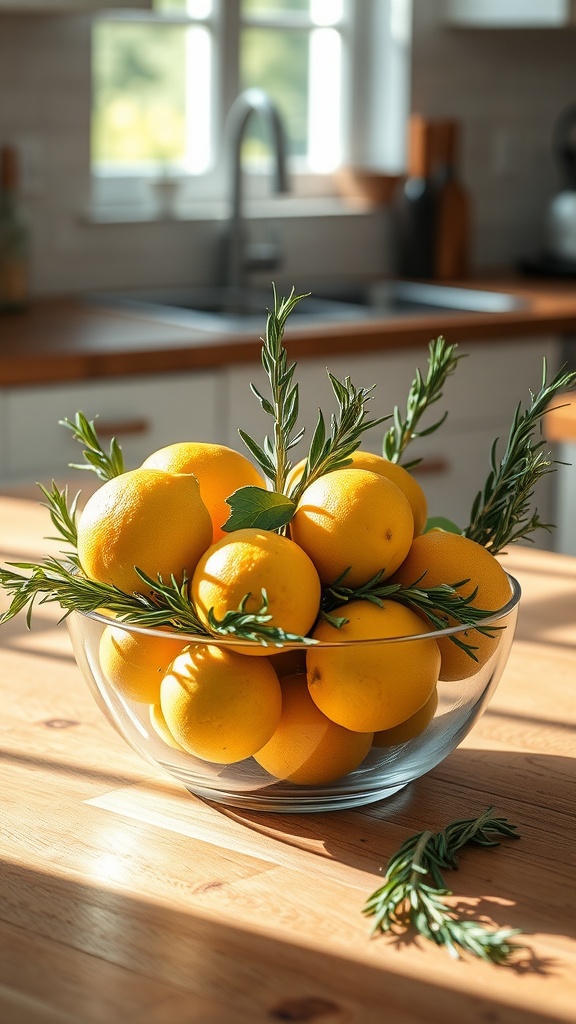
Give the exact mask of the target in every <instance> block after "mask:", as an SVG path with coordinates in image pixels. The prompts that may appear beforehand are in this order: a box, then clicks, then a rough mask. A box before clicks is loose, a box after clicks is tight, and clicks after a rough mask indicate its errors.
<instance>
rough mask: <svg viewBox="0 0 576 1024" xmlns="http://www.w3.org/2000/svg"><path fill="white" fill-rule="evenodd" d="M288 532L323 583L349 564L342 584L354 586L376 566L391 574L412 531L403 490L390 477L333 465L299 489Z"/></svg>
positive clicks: (407, 549)
mask: <svg viewBox="0 0 576 1024" xmlns="http://www.w3.org/2000/svg"><path fill="white" fill-rule="evenodd" d="M290 536H291V537H292V539H293V540H294V541H296V543H297V544H299V545H300V547H301V548H302V549H303V550H304V551H306V552H307V554H308V555H309V556H310V558H311V559H312V561H313V563H314V565H315V566H316V569H317V570H318V575H319V576H320V579H321V581H322V583H324V584H331V583H334V582H335V580H336V579H337V578H338V577H339V576H340V575H341V574H342V573H343V572H344V570H345V569H349V572H348V574H347V575H346V577H345V580H344V585H345V586H349V587H358V586H360V585H361V584H363V583H367V582H368V580H370V579H371V578H372V577H373V576H375V575H376V573H378V572H379V571H380V570H384V576H383V578H385V577H387V576H390V574H391V573H393V572H394V571H395V569H397V568H398V566H399V565H400V564H401V562H402V561H403V560H404V558H405V557H406V555H407V554H408V551H409V549H410V544H411V543H412V538H413V536H414V516H413V515H412V509H411V508H410V503H409V502H408V499H407V498H406V495H405V494H403V492H402V491H401V490H400V488H399V487H397V486H396V484H394V483H392V481H391V480H388V479H386V477H384V476H381V475H380V474H379V473H372V472H370V471H369V470H366V469H336V470H334V471H333V472H332V473H327V474H326V475H325V476H321V477H319V478H318V479H317V480H315V481H314V482H313V483H312V484H310V486H309V487H307V488H306V490H305V491H304V493H303V495H302V497H301V499H300V501H299V503H298V506H297V508H296V512H295V513H294V517H293V519H292V521H291V523H290Z"/></svg>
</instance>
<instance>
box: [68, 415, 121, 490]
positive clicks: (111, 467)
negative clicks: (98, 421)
mask: <svg viewBox="0 0 576 1024" xmlns="http://www.w3.org/2000/svg"><path fill="white" fill-rule="evenodd" d="M59 423H60V425H61V426H63V427H66V428H67V429H68V430H71V431H72V436H73V437H74V440H76V441H79V443H80V444H83V445H84V446H85V447H84V451H83V453H82V454H83V455H84V459H85V460H86V464H76V463H70V467H71V468H72V469H83V470H90V471H91V472H94V473H96V476H98V477H99V479H100V480H111V479H112V477H114V476H119V475H120V474H121V473H123V472H124V458H123V455H122V449H121V448H120V445H119V444H118V441H117V440H116V438H115V437H113V438H112V440H111V442H110V449H109V451H108V452H107V453H106V452H105V451H104V449H103V448H102V445H101V444H100V441H99V439H98V434H97V432H96V427H95V426H94V421H93V420H88V419H87V418H86V416H85V415H84V413H83V412H77V413H76V415H75V417H74V420H73V421H71V420H69V419H63V420H59Z"/></svg>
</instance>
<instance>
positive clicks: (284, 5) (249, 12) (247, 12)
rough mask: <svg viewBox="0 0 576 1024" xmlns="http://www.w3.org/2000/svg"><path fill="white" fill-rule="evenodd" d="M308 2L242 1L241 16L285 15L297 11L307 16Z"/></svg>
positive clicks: (284, 0) (282, 0)
mask: <svg viewBox="0 0 576 1024" xmlns="http://www.w3.org/2000/svg"><path fill="white" fill-rule="evenodd" d="M309 9H310V0H242V7H241V10H242V16H243V17H246V18H249V17H250V16H252V17H254V16H255V15H257V16H259V17H262V16H264V15H272V16H273V15H274V14H285V13H286V12H287V11H290V12H292V11H298V12H300V13H301V12H302V11H303V12H304V13H305V14H308V11H309Z"/></svg>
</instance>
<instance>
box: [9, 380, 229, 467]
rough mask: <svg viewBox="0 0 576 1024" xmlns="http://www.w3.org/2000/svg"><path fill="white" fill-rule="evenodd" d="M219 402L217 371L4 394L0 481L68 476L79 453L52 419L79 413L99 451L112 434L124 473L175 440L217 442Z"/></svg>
mask: <svg viewBox="0 0 576 1024" xmlns="http://www.w3.org/2000/svg"><path fill="white" fill-rule="evenodd" d="M219 397H220V393H219V391H218V373H217V371H209V372H208V371H206V372H201V373H190V374H177V375H176V374H166V375H162V376H161V377H154V378H146V377H140V378H128V379H125V378H118V379H115V380H110V381H106V382H99V383H96V382H94V383H79V384H63V385H60V386H58V387H30V388H14V389H10V390H6V391H5V392H4V404H5V416H4V427H5V430H4V433H5V441H4V445H5V457H4V475H5V478H6V479H9V480H24V481H25V480H30V479H32V478H34V479H36V480H41V481H42V482H44V481H45V480H46V479H48V481H49V480H50V478H51V477H52V476H54V477H55V479H62V478H63V477H64V478H65V477H69V476H70V471H69V470H68V464H69V463H70V462H81V461H82V450H81V447H80V445H79V444H78V443H77V442H76V441H74V439H73V437H72V434H71V433H70V431H69V430H67V429H66V428H65V427H62V426H60V425H59V422H58V421H59V420H62V419H64V418H67V419H73V418H74V414H75V413H76V412H77V411H79V410H80V411H82V412H83V413H84V414H85V415H86V416H87V417H88V418H89V419H95V421H96V429H97V431H98V434H99V436H100V439H101V441H102V442H103V444H104V445H105V446H107V445H108V443H109V441H110V438H111V437H112V436H113V435H114V436H116V437H117V439H118V440H119V441H120V444H121V446H122V450H123V452H124V458H125V462H126V468H128V469H130V468H133V467H135V466H138V465H140V463H141V462H142V461H143V460H144V459H145V458H146V457H147V456H148V455H150V454H151V452H153V451H155V450H156V449H157V448H161V447H162V446H163V445H166V444H171V443H173V442H175V441H184V440H197V441H213V442H217V441H220V440H221V439H222V438H221V435H220V422H219V416H218V411H217V409H218V407H217V399H218V398H219Z"/></svg>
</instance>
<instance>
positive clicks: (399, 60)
mask: <svg viewBox="0 0 576 1024" xmlns="http://www.w3.org/2000/svg"><path fill="white" fill-rule="evenodd" d="M575 58H576V3H575V2H574V0H0V150H1V151H2V152H1V154H0V184H1V185H2V186H3V189H4V192H3V194H2V191H1V189H0V243H1V244H0V255H1V256H2V260H0V309H1V310H2V314H1V315H0V486H8V487H11V486H15V485H17V484H19V483H21V482H22V483H24V484H26V485H28V483H29V482H31V481H35V480H38V479H49V478H50V476H51V475H52V476H53V477H54V474H58V473H59V472H61V471H62V467H66V466H67V465H68V464H69V462H70V461H71V459H73V458H74V457H75V452H74V451H73V449H74V447H75V446H74V443H73V440H72V438H71V437H70V438H68V437H65V438H62V436H61V435H62V433H63V432H62V429H61V427H60V426H59V424H58V421H59V420H60V419H61V418H62V417H63V416H72V415H73V414H74V412H75V410H77V409H79V408H82V409H83V411H84V412H85V413H86V414H87V415H88V416H101V417H102V419H101V420H99V429H100V430H101V431H103V430H104V429H106V431H107V432H108V433H109V434H114V435H116V434H119V437H120V441H121V443H122V444H123V445H124V444H125V445H126V447H125V452H126V453H127V455H128V463H129V464H130V465H137V464H138V463H139V462H141V461H142V459H143V458H145V457H146V455H148V454H149V453H150V451H152V450H154V449H155V448H158V447H160V446H161V445H163V444H167V443H170V442H171V441H174V440H181V439H182V438H183V437H186V436H193V437H195V438H196V439H201V440H211V441H218V442H222V443H226V444H229V445H233V446H237V445H238V444H239V439H238V426H239V425H242V427H243V428H244V429H247V430H248V432H250V433H253V434H254V436H258V435H259V434H260V432H261V430H262V429H263V427H262V424H261V422H260V417H261V415H263V414H262V412H261V410H260V408H259V407H258V406H257V403H256V404H255V403H254V401H253V395H252V393H251V391H250V384H251V383H253V382H254V381H256V382H258V381H259V377H258V373H260V374H261V373H262V372H263V371H262V368H261V366H260V349H259V342H258V338H259V336H260V333H261V331H262V329H263V311H264V309H265V306H266V305H267V304H268V303H269V301H270V282H271V281H272V280H274V281H275V282H276V283H277V284H278V287H279V289H280V290H281V291H284V287H285V286H286V287H287V288H289V287H291V286H292V285H295V286H296V287H297V288H300V289H302V290H304V291H308V290H311V291H312V292H313V294H314V296H315V297H318V298H319V299H320V300H321V301H323V296H322V293H321V291H320V289H319V288H318V287H317V282H318V281H319V280H320V279H323V280H324V281H326V282H328V283H330V282H333V283H334V282H335V283H336V285H335V286H336V292H334V293H333V294H332V295H330V294H325V295H324V300H326V299H328V301H330V300H331V298H332V299H333V298H337V299H339V300H340V302H341V300H342V299H346V295H345V294H344V292H343V291H342V282H348V283H350V282H351V281H352V282H353V283H354V282H358V281H363V282H364V281H366V280H369V281H370V282H372V283H376V286H377V288H376V292H375V293H374V294H372V293H370V295H369V296H368V298H362V299H360V304H358V303H357V302H356V304H354V303H355V300H354V299H353V298H349V300H348V301H349V302H351V303H352V305H353V308H352V310H351V311H350V310H349V309H348V310H347V309H345V308H344V306H343V305H342V304H341V305H340V308H339V311H338V316H337V323H338V325H339V326H337V327H336V328H335V329H334V331H333V332H332V331H331V330H330V328H329V326H327V324H328V325H329V323H330V317H331V316H332V317H333V315H334V309H333V305H334V304H332V309H331V312H329V314H327V316H326V318H325V321H324V327H323V326H322V316H323V315H324V311H325V309H324V307H321V308H319V310H318V312H317V313H314V315H313V316H312V320H311V321H310V323H309V325H308V329H307V330H308V333H307V334H302V333H300V335H299V341H298V346H297V350H296V354H297V357H298V358H299V359H300V358H302V360H303V366H302V379H301V384H302V389H301V393H300V394H301V412H302V413H303V415H304V418H305V420H306V423H307V429H312V428H313V423H314V422H315V420H316V416H317V407H318V404H320V405H322V404H323V402H324V401H325V400H328V401H329V400H330V399H331V398H333V396H332V394H331V391H330V389H329V386H328V381H327V376H326V365H327V362H329V363H330V368H331V370H332V371H333V372H335V373H336V374H337V375H338V374H340V375H341V376H342V377H343V376H346V375H350V376H352V378H353V379H354V380H355V381H356V382H361V383H362V384H363V385H365V386H366V385H367V386H372V385H373V384H375V383H378V384H380V383H382V385H383V387H382V389H381V390H379V391H378V396H377V401H378V402H381V403H382V405H383V408H382V409H381V410H380V412H376V410H375V414H376V415H378V414H382V413H386V412H389V411H390V403H391V402H395V401H401V400H402V396H403V395H405V394H406V393H407V390H408V386H409V383H410V381H411V380H412V379H413V374H414V370H415V367H416V366H420V367H422V365H423V361H424V360H425V358H426V354H427V353H426V347H427V345H428V342H429V340H430V339H431V338H432V337H433V336H434V337H435V336H437V335H438V334H439V333H441V332H443V333H446V335H447V337H448V339H449V340H450V341H456V342H457V343H458V344H461V342H464V344H465V346H466V348H465V349H464V351H466V352H467V354H469V355H470V359H466V360H464V361H463V363H462V368H461V369H460V370H459V373H458V383H457V385H451V386H450V387H449V388H447V397H446V401H447V404H448V409H449V412H450V416H449V421H448V424H447V427H446V429H443V431H442V432H441V437H439V440H438V444H437V445H436V443H434V445H430V444H428V445H425V446H423V450H422V454H423V455H425V461H424V462H423V466H422V470H423V471H424V470H425V471H426V474H427V475H426V486H425V489H426V491H427V494H428V496H429V504H430V511H431V514H445V515H448V516H451V517H452V518H453V519H454V520H455V521H457V522H462V523H463V522H466V521H467V520H466V516H467V515H468V514H469V509H470V505H471V502H472V499H473V497H474V495H475V493H476V492H477V489H478V487H479V486H480V485H481V482H482V480H483V478H484V474H485V471H487V463H488V456H489V452H490V450H491V446H492V442H493V439H494V437H495V436H499V437H501V438H502V437H505V436H507V431H508V429H509V424H510V419H511V416H512V414H513V412H514V409H515V407H516V404H517V403H518V402H519V401H524V402H525V401H526V400H527V399H528V397H529V394H530V390H531V389H537V388H538V387H539V385H540V380H541V375H542V362H543V357H546V359H547V365H548V370H549V373H550V375H552V374H553V373H555V372H556V371H557V370H558V368H559V367H560V365H562V363H563V362H564V361H565V360H568V361H569V363H570V364H571V365H572V366H573V367H576V340H575V339H576V295H575V293H574V283H575V281H576V138H575V136H574V129H575V128H576V95H575V93H576V82H575V76H574V68H575ZM430 186H432V192H430ZM20 211H22V217H20ZM551 212H553V214H554V216H553V217H552V220H551ZM554 217H556V220H554ZM550 225H552V229H551V227H550ZM245 258H247V262H248V263H249V266H246V265H245ZM28 263H29V275H28V284H26V277H27V275H26V265H27V264H28ZM398 277H399V278H413V279H414V278H416V279H418V278H419V279H420V281H421V280H422V279H426V280H429V279H440V280H441V281H442V280H443V281H445V282H446V281H449V280H452V281H456V282H457V283H458V282H459V289H458V288H453V289H452V291H451V292H446V291H444V292H443V293H442V294H443V298H439V293H438V292H436V293H435V298H434V297H432V298H433V301H432V300H431V299H430V288H428V290H427V291H426V289H425V291H424V292H422V290H421V285H419V286H418V287H419V288H420V293H419V295H420V297H419V299H417V301H416V303H415V302H414V293H413V292H411V293H410V295H411V296H412V299H410V301H408V299H409V298H410V296H407V294H406V293H405V292H403V293H402V294H400V292H399V291H398V289H396V292H394V293H393V294H392V293H389V291H388V289H389V287H390V285H391V283H394V284H395V285H397V284H398V282H393V281H392V282H391V281H390V279H394V278H398ZM468 278H470V279H471V282H472V284H473V285H474V283H475V284H476V291H474V289H473V288H471V287H467V288H466V283H467V280H468ZM386 279H388V280H386ZM226 282H227V283H228V284H230V283H232V284H235V285H237V284H240V285H241V288H240V293H241V294H242V295H245V294H247V293H246V289H245V287H244V285H246V284H255V285H260V286H262V288H264V289H265V294H266V299H265V300H263V299H262V293H260V294H259V295H256V297H257V306H254V307H250V308H249V309H248V310H247V311H244V312H247V314H248V318H247V319H246V318H245V319H244V320H242V321H241V322H238V321H236V322H234V323H232V322H231V321H228V320H226V318H225V317H224V319H222V318H220V319H219V320H218V326H217V330H219V331H221V337H222V338H223V340H222V341H221V342H219V340H218V334H217V333H216V334H211V331H212V330H213V329H215V330H216V327H215V324H214V322H212V323H211V325H209V324H208V321H207V320H206V319H204V320H203V321H202V320H201V321H193V320H192V319H190V317H189V311H188V310H187V309H185V310H184V313H182V310H180V312H178V311H176V312H174V308H172V307H173V306H176V307H178V303H179V302H180V305H182V302H181V300H180V299H178V301H175V302H174V303H173V304H172V307H171V308H163V309H162V310H160V311H158V310H156V312H154V310H153V309H151V308H150V307H148V309H147V311H146V310H143V309H142V308H140V309H137V308H133V309H132V313H130V311H129V310H127V309H126V308H123V309H120V308H119V307H117V308H111V307H110V306H108V307H105V302H106V301H108V302H109V297H108V300H105V299H103V297H102V295H100V296H99V300H100V305H98V301H95V296H96V294H97V293H98V292H101V293H106V292H107V291H108V292H110V291H113V292H115V293H118V291H120V292H122V290H123V289H124V292H125V293H126V294H128V295H129V301H133V295H132V299H130V294H129V293H130V289H133V290H137V289H151V288H155V289H164V298H165V297H166V290H167V289H170V288H172V289H174V288H176V289H182V287H185V288H190V287H191V286H195V287H197V288H201V287H204V286H209V285H221V284H225V283H226ZM518 282H520V284H518ZM382 283H384V286H385V287H384V291H382V290H381V289H380V285H381V284H382ZM513 283H515V287H516V292H514V288H513ZM400 284H401V287H402V284H403V285H406V284H407V285H408V286H409V287H410V286H414V284H415V282H414V281H413V280H412V281H408V282H406V281H404V282H401V283H400ZM434 285H435V287H437V282H434ZM463 286H464V287H463ZM486 286H487V287H488V288H491V289H492V293H491V294H487V293H486V292H482V293H479V291H478V289H481V288H483V287H486ZM518 289H520V292H521V294H520V295H518V294H517V292H518ZM228 291H229V290H228ZM228 291H227V292H226V295H227V298H226V305H225V309H224V313H225V314H226V313H227V311H228V309H229V302H228V297H229V295H228ZM507 293H508V294H507ZM251 294H256V293H251ZM390 295H391V297H390ZM86 296H88V297H91V298H89V301H85V297H86ZM125 297H126V296H125ZM249 297H250V296H249ZM79 300H80V301H79ZM116 300H117V294H115V295H114V302H116ZM484 300H486V301H488V303H489V304H488V306H483V305H482V302H483V301H484ZM312 301H313V300H307V302H308V303H311V302H312ZM479 301H480V305H477V302H479ZM195 302H196V300H195V301H194V302H188V306H194V305H195ZM382 304H383V305H382ZM113 305H114V303H113ZM185 305H186V303H185ZM168 306H170V303H168ZM372 306H374V308H373V309H372V308H368V307H372ZM416 307H418V308H416ZM302 308H303V309H304V304H302ZM306 310H307V311H308V310H309V311H310V314H312V313H313V307H312V305H308V306H306ZM418 310H419V312H420V315H419V317H416V319H412V320H411V319H410V316H412V315H413V314H415V313H417V312H418ZM235 311H236V307H235V309H234V312H235ZM458 311H460V314H459V313H458ZM482 311H484V314H485V315H484V314H482V315H480V318H479V314H481V313H482ZM18 312H20V313H21V314H23V315H18ZM241 312H242V311H241ZM254 312H257V316H254V315H253V314H254ZM250 316H251V317H252V319H251V320H250ZM314 317H317V319H316V320H315V321H314ZM350 317H351V319H350ZM491 317H492V319H491ZM347 318H348V319H347ZM312 321H314V324H315V325H316V326H317V325H320V326H319V329H318V330H317V329H316V326H314V324H313V323H312ZM331 322H332V323H334V320H332V321H331ZM299 323H300V326H302V323H303V319H300V321H299ZM455 325H456V326H455ZM290 329H292V328H291V327H290ZM296 340H297V339H295V340H294V344H296ZM228 342H229V343H228ZM448 393H449V394H448ZM574 409H575V410H576V403H575V405H574ZM566 429H567V430H568V434H566V433H565V427H564V425H563V424H562V425H561V426H560V427H559V428H558V432H557V433H556V434H555V435H554V436H553V437H552V440H553V441H554V442H556V443H557V445H559V446H560V447H558V448H557V449H556V451H558V452H559V453H560V456H561V458H562V461H564V462H566V463H567V464H568V466H567V468H563V469H562V470H561V471H559V472H558V474H555V476H557V479H558V485H557V486H556V485H555V487H554V489H553V487H552V484H551V483H550V480H549V479H547V480H546V481H544V482H541V485H540V497H539V507H541V508H542V509H543V515H544V517H545V518H546V516H548V514H549V513H548V509H551V511H550V515H552V516H554V517H555V518H556V519H557V520H558V522H559V524H560V525H559V529H558V531H557V533H556V534H555V538H556V540H555V543H556V544H557V545H558V546H559V548H560V549H561V550H566V551H574V553H576V517H575V516H574V514H573V510H574V504H575V502H576V492H575V490H574V489H575V488H576V472H574V471H573V470H572V467H571V465H570V464H573V463H574V462H576V416H575V417H573V421H571V422H570V423H569V424H568V426H567V428H566ZM565 441H567V442H568V446H567V447H566V448H564V447H562V445H563V444H564V442H565ZM366 444H367V445H368V444H370V445H371V447H372V449H373V450H375V451H377V450H380V451H381V445H382V437H381V433H380V432H376V433H375V434H374V436H370V438H368V437H366ZM479 467H480V468H479ZM552 521H554V519H553V520H552ZM542 542H543V543H547V542H548V539H547V535H546V536H545V537H543V541H542Z"/></svg>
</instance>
